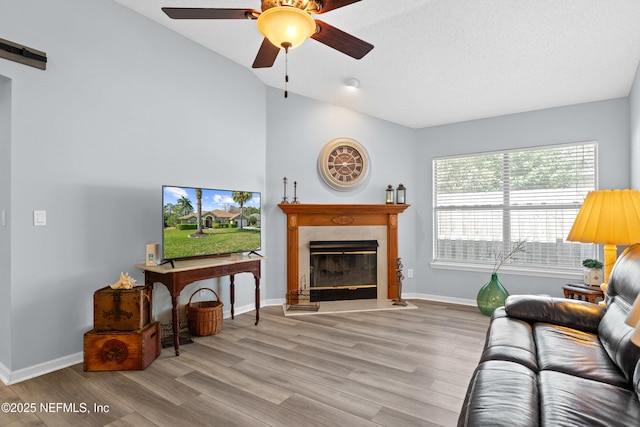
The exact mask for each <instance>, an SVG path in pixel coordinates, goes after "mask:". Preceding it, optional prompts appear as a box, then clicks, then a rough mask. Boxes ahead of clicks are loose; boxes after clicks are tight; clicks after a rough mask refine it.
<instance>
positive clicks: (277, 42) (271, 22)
mask: <svg viewBox="0 0 640 427" xmlns="http://www.w3.org/2000/svg"><path fill="white" fill-rule="evenodd" d="M258 30H259V31H260V32H261V33H262V35H263V36H265V37H266V38H267V39H268V40H269V41H270V42H271V43H272V44H273V45H274V46H276V47H278V48H282V47H285V46H287V47H288V48H289V49H293V48H295V47H297V46H300V45H301V44H302V43H303V42H304V41H305V40H306V39H308V38H309V37H311V36H312V35H313V33H314V32H315V31H316V21H315V19H313V18H312V17H311V15H309V13H307V12H305V11H304V10H301V9H298V8H296V7H292V6H277V7H272V8H270V9H267V10H265V11H264V12H262V13H261V14H260V16H259V17H258Z"/></svg>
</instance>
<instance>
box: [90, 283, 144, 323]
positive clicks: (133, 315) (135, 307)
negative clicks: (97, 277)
mask: <svg viewBox="0 0 640 427" xmlns="http://www.w3.org/2000/svg"><path fill="white" fill-rule="evenodd" d="M152 290H153V286H151V285H149V286H135V287H134V288H133V289H111V288H110V287H109V286H107V287H106V288H102V289H98V290H97V291H95V292H94V294H93V329H94V330H95V331H96V332H102V331H105V332H106V331H137V330H138V329H141V328H143V327H144V326H145V325H147V324H148V323H149V322H151V310H152V307H151V292H152Z"/></svg>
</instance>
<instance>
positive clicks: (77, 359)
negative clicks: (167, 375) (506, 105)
mask: <svg viewBox="0 0 640 427" xmlns="http://www.w3.org/2000/svg"><path fill="white" fill-rule="evenodd" d="M403 298H404V299H423V300H428V301H436V302H444V303H449V304H459V305H468V306H473V307H475V306H476V301H475V300H469V299H463V298H453V297H446V296H441V295H430V294H404V295H403ZM285 302H286V300H285V299H284V298H274V299H269V300H264V301H262V302H261V303H260V304H261V306H262V307H267V306H281V305H282V304H284V303H285ZM253 310H255V305H254V304H246V305H243V306H240V307H234V312H235V315H240V314H243V313H248V312H250V311H253ZM223 317H224V318H225V319H226V318H231V310H230V309H229V310H226V311H223ZM83 361H84V354H83V352H78V353H74V354H70V355H68V356H63V357H60V358H58V359H54V360H50V361H48V362H44V363H40V364H38V365H34V366H30V367H28V368H23V369H18V370H17V371H11V370H10V369H9V368H7V367H6V366H5V365H4V364H2V363H0V380H2V382H3V383H5V384H6V385H11V384H16V383H19V382H21V381H25V380H28V379H30V378H34V377H38V376H40V375H44V374H48V373H49V372H53V371H57V370H59V369H63V368H66V367H69V366H72V365H76V364H78V363H82V362H83Z"/></svg>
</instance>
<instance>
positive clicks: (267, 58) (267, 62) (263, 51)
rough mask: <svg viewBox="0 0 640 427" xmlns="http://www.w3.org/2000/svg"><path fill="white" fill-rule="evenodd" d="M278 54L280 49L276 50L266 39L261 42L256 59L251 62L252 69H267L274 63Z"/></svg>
mask: <svg viewBox="0 0 640 427" xmlns="http://www.w3.org/2000/svg"><path fill="white" fill-rule="evenodd" d="M278 53H280V48H277V47H275V46H274V45H273V43H271V42H270V41H269V40H268V39H267V38H266V37H265V38H264V40H262V45H260V50H258V54H257V55H256V59H255V60H254V61H253V65H252V66H251V67H252V68H269V67H271V66H272V65H273V63H274V62H276V58H277V57H278Z"/></svg>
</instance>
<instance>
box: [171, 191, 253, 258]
mask: <svg viewBox="0 0 640 427" xmlns="http://www.w3.org/2000/svg"><path fill="white" fill-rule="evenodd" d="M162 207H163V208H162V211H163V215H162V217H163V231H162V259H163V260H173V259H181V258H190V257H203V256H210V255H220V254H230V253H237V252H252V251H257V250H259V249H260V243H261V239H260V237H261V236H260V193H256V192H251V191H233V190H214V189H209V188H197V187H176V186H168V185H165V186H163V187H162Z"/></svg>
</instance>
